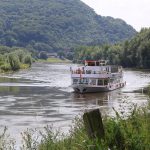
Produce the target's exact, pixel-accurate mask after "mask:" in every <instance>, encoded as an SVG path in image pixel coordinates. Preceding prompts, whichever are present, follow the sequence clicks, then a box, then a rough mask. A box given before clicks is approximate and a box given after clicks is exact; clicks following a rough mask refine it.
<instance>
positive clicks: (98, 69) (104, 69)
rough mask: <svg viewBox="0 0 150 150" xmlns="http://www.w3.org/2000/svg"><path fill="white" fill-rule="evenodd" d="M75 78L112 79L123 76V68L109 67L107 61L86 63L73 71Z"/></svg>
mask: <svg viewBox="0 0 150 150" xmlns="http://www.w3.org/2000/svg"><path fill="white" fill-rule="evenodd" d="M71 73H72V75H71V76H72V77H74V78H79V77H82V78H111V77H113V76H116V77H117V76H122V67H121V66H113V65H107V61H103V60H100V61H85V65H84V66H79V67H76V68H73V69H71Z"/></svg>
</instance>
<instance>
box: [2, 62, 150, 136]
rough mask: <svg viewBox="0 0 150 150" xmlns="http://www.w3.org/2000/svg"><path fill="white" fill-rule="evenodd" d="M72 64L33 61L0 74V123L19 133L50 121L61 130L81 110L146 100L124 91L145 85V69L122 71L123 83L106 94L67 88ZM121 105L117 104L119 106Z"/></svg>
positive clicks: (109, 110)
mask: <svg viewBox="0 0 150 150" xmlns="http://www.w3.org/2000/svg"><path fill="white" fill-rule="evenodd" d="M71 65H72V64H61V65H60V64H42V63H39V64H34V65H33V67H32V68H31V69H29V70H22V71H19V72H17V73H14V74H8V75H3V76H2V75H1V77H0V120H1V122H0V126H8V128H9V130H10V132H11V133H12V134H13V135H15V136H17V137H18V136H19V133H20V132H21V131H22V130H25V129H26V128H41V127H43V126H46V125H49V124H54V125H55V127H61V129H62V130H63V131H66V130H67V129H68V126H69V125H70V124H71V121H72V119H73V118H74V117H75V116H76V115H78V114H82V112H83V111H84V110H85V109H91V108H97V107H98V108H100V109H101V111H102V114H105V113H106V114H113V111H112V107H114V108H115V109H124V110H126V109H128V107H129V106H130V105H131V103H137V104H138V105H141V104H143V103H146V102H147V97H146V96H145V95H143V94H142V93H127V92H128V91H132V90H135V89H137V88H142V87H144V86H147V85H148V84H149V81H150V75H149V72H140V71H125V74H124V79H125V80H126V82H127V86H126V87H125V88H123V89H118V90H115V91H112V92H108V93H93V94H92V93H90V94H76V93H73V90H72V89H71V87H70V84H71V80H70V72H69V68H70V66H71ZM120 106H121V107H120Z"/></svg>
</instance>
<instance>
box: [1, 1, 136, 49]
mask: <svg viewBox="0 0 150 150" xmlns="http://www.w3.org/2000/svg"><path fill="white" fill-rule="evenodd" d="M135 33H136V31H135V30H134V29H133V28H132V27H131V26H129V25H127V24H126V23H125V22H124V21H123V20H120V19H113V18H111V17H102V16H98V15H97V14H96V13H95V12H94V11H93V10H92V9H91V8H90V7H88V6H87V5H85V4H84V3H82V2H81V1H80V0H13V1H12V0H1V1H0V44H1V45H6V46H9V47H12V46H18V47H25V48H27V49H31V50H32V49H35V50H38V51H57V50H64V49H65V50H67V49H71V48H73V47H76V46H78V45H87V44H88V45H94V44H102V43H115V42H117V41H122V40H124V39H128V38H131V37H132V36H133V35H134V34H135Z"/></svg>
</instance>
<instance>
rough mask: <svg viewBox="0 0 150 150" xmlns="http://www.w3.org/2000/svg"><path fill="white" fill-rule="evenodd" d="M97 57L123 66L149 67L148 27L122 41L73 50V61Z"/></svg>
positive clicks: (149, 38) (149, 30)
mask: <svg viewBox="0 0 150 150" xmlns="http://www.w3.org/2000/svg"><path fill="white" fill-rule="evenodd" d="M99 59H107V60H109V62H110V64H119V65H122V66H124V67H134V68H150V29H149V28H143V29H142V30H141V31H140V32H139V33H138V34H137V35H136V36H135V37H134V38H132V39H131V40H127V41H125V42H123V43H119V44H114V45H103V46H82V47H78V48H77V49H76V51H75V56H74V62H82V61H83V60H99Z"/></svg>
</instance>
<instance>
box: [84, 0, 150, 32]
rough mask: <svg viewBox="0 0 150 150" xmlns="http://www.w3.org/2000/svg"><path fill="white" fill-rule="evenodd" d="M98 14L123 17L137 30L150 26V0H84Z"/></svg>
mask: <svg viewBox="0 0 150 150" xmlns="http://www.w3.org/2000/svg"><path fill="white" fill-rule="evenodd" d="M82 1H83V2H85V3H86V4H88V5H89V6H90V7H92V8H94V10H95V12H96V13H97V14H100V15H102V16H112V17H114V18H121V19H123V20H125V21H126V22H127V23H128V24H130V25H132V26H133V27H134V28H135V29H136V30H138V31H139V30H140V29H141V28H142V27H150V19H149V16H150V0H82Z"/></svg>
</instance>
